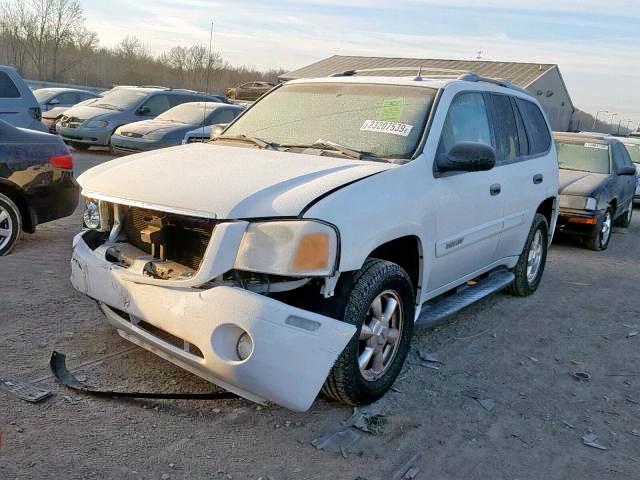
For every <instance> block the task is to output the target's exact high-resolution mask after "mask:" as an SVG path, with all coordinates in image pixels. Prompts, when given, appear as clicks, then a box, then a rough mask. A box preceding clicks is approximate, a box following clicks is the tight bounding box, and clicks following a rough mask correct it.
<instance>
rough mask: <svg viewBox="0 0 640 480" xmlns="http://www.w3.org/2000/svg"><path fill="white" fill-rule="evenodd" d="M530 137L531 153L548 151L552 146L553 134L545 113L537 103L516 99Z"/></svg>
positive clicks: (536, 153)
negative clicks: (545, 118) (550, 131)
mask: <svg viewBox="0 0 640 480" xmlns="http://www.w3.org/2000/svg"><path fill="white" fill-rule="evenodd" d="M516 103H517V104H518V108H519V109H520V113H521V114H522V119H523V120H524V126H525V128H526V130H527V135H528V138H529V154H530V155H538V154H540V153H546V152H547V151H548V150H549V148H551V134H550V133H549V128H548V127H547V122H545V120H544V115H543V114H542V112H541V111H540V108H538V106H537V105H536V104H535V103H532V102H528V101H526V100H522V99H521V98H517V99H516Z"/></svg>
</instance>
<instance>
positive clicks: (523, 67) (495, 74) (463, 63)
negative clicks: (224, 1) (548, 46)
mask: <svg viewBox="0 0 640 480" xmlns="http://www.w3.org/2000/svg"><path fill="white" fill-rule="evenodd" d="M421 66H422V68H423V69H424V72H423V76H424V77H425V78H428V77H429V71H428V69H429V68H442V69H451V70H463V71H473V72H475V73H477V74H478V75H482V76H485V77H492V78H501V79H504V80H508V81H510V82H511V83H513V84H514V85H517V86H519V87H522V88H526V87H528V86H529V85H531V84H532V83H533V82H534V81H535V80H536V79H537V78H538V77H540V76H542V75H544V74H545V73H546V72H548V71H549V70H552V69H553V68H556V67H557V65H555V64H548V63H547V64H544V63H543V64H541V63H519V62H486V61H475V60H442V59H421V58H389V57H360V56H342V55H334V56H332V57H329V58H325V59H324V60H320V61H319V62H316V63H312V64H311V65H307V66H306V67H302V68H299V69H298V70H294V71H292V72H289V73H285V74H283V75H281V76H280V77H279V80H281V81H286V80H293V79H296V78H314V77H316V78H317V77H327V76H329V75H331V74H334V73H339V72H344V71H347V70H361V69H369V68H389V67H415V68H416V72H415V73H416V74H417V73H418V70H419V69H420V67H421ZM380 74H381V75H384V76H397V77H399V76H408V75H411V73H408V72H407V71H406V70H385V71H384V72H380ZM376 75H378V73H376Z"/></svg>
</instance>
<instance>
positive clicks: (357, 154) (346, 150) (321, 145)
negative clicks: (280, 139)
mask: <svg viewBox="0 0 640 480" xmlns="http://www.w3.org/2000/svg"><path fill="white" fill-rule="evenodd" d="M282 147H283V148H318V149H320V150H332V151H335V152H340V153H341V154H343V155H345V156H347V157H349V158H353V159H355V160H362V159H363V158H365V157H368V158H377V155H374V154H373V153H370V152H363V151H362V150H356V149H355V148H350V147H345V146H344V145H340V144H339V143H335V142H330V141H328V140H322V139H321V138H319V139H318V140H316V141H315V142H313V143H312V144H310V145H282Z"/></svg>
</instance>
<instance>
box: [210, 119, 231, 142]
mask: <svg viewBox="0 0 640 480" xmlns="http://www.w3.org/2000/svg"><path fill="white" fill-rule="evenodd" d="M227 125H228V124H227V123H219V124H218V125H214V126H213V128H212V129H211V135H210V136H209V139H210V140H215V139H216V138H218V136H219V135H220V134H221V133H222V131H223V130H224V129H225V128H226V127H227Z"/></svg>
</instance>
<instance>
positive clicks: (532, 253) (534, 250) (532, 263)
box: [527, 230, 544, 285]
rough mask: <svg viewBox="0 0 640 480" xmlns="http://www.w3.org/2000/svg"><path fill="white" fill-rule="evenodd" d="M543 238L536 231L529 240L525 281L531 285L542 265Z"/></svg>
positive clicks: (540, 233)
mask: <svg viewBox="0 0 640 480" xmlns="http://www.w3.org/2000/svg"><path fill="white" fill-rule="evenodd" d="M542 242H543V236H542V232H541V231H540V230H537V231H536V233H535V235H534V236H533V240H531V246H530V247H529V256H528V258H527V281H528V282H529V284H530V285H531V284H533V283H534V282H535V281H536V278H537V276H538V272H539V271H540V265H542V256H543V253H544V245H543V243H542Z"/></svg>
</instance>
